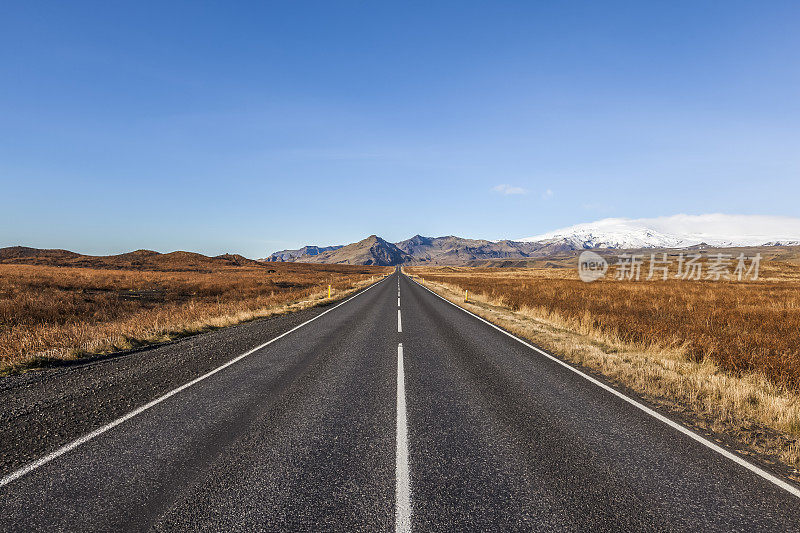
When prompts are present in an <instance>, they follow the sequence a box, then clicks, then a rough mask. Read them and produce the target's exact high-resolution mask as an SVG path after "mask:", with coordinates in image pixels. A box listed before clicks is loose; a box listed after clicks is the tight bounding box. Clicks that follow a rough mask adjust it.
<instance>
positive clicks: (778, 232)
mask: <svg viewBox="0 0 800 533" xmlns="http://www.w3.org/2000/svg"><path fill="white" fill-rule="evenodd" d="M798 245H800V219H797V218H792V217H766V216H756V215H743V216H737V215H724V214H711V215H675V216H672V217H661V218H653V219H623V218H610V219H604V220H599V221H597V222H593V223H588V224H578V225H575V226H570V227H567V228H562V229H560V230H556V231H553V232H549V233H545V234H542V235H537V236H535V237H527V238H524V239H518V240H497V241H490V240H481V239H467V238H463V237H456V236H452V235H450V236H447V237H423V236H421V235H415V236H414V237H411V238H410V239H406V240H404V241H400V242H396V243H391V242H388V241H386V240H384V239H382V238H381V237H378V236H377V235H370V236H369V237H367V238H366V239H364V240H362V241H359V242H356V243H352V244H348V245H346V246H327V247H320V246H304V247H303V248H300V249H297V250H282V251H280V252H276V253H274V254H272V255H270V256H269V257H267V258H265V259H262V261H298V262H309V263H340V264H359V265H399V264H431V265H465V264H474V263H475V262H480V261H485V260H498V259H529V258H543V257H548V256H552V255H555V254H559V253H567V252H574V251H576V250H586V249H647V248H651V249H656V248H658V249H675V248H677V249H681V248H709V247H725V248H730V247H745V246H798Z"/></svg>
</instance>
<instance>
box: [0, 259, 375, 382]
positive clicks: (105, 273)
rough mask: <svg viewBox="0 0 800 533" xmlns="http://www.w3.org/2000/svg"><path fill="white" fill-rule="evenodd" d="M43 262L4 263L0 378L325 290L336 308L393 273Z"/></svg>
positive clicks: (268, 310)
mask: <svg viewBox="0 0 800 533" xmlns="http://www.w3.org/2000/svg"><path fill="white" fill-rule="evenodd" d="M6 250H10V249H6ZM23 251H24V249H23ZM46 252H48V253H38V254H35V253H34V254H27V255H25V254H22V255H20V253H18V252H17V253H8V252H7V253H6V257H2V258H0V259H2V261H0V263H2V264H0V372H9V371H15V370H20V369H24V368H28V367H31V366H36V365H41V364H43V363H46V362H48V361H53V360H61V359H72V358H76V357H80V356H81V355H85V354H95V353H103V352H110V351H115V350H119V349H125V348H130V347H132V346H137V345H140V344H143V343H150V342H159V341H164V340H168V339H171V338H175V337H177V336H181V335H186V334H191V333H196V332H198V331H203V330H205V329H209V328H213V327H220V326H226V325H230V324H234V323H238V322H242V321H244V320H249V319H253V318H257V317H262V316H268V315H271V314H276V313H282V312H286V311H289V310H293V309H300V308H304V307H308V306H310V305H316V304H317V303H321V302H324V301H326V300H327V285H328V284H330V285H331V286H332V288H333V291H334V298H339V297H342V296H344V295H346V294H349V293H350V292H352V291H353V290H354V289H355V288H357V287H361V286H364V285H365V284H367V283H369V282H370V281H372V280H373V279H376V278H377V276H379V275H381V274H383V273H385V272H387V270H386V269H382V268H379V267H361V266H358V267H354V266H342V265H307V264H291V263H286V264H284V263H257V262H255V261H251V260H248V259H245V258H242V257H240V256H231V255H226V256H219V257H217V258H210V257H206V256H202V255H199V254H189V253H186V252H174V253H172V254H157V253H155V252H148V251H140V252H132V253H130V254H123V255H120V256H110V257H91V256H80V255H78V254H72V253H71V252H63V251H54V253H49V251H46ZM30 263H33V264H30ZM54 264H55V265H68V266H52V265H54Z"/></svg>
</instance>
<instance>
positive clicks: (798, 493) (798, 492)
mask: <svg viewBox="0 0 800 533" xmlns="http://www.w3.org/2000/svg"><path fill="white" fill-rule="evenodd" d="M411 281H413V282H414V283H416V284H417V285H419V286H420V287H422V288H423V289H425V290H426V291H428V292H430V293H431V294H433V295H434V296H437V297H439V298H441V299H442V300H444V301H445V302H447V303H449V304H450V305H452V306H453V307H455V308H457V309H461V310H462V311H464V312H465V313H467V314H469V315H472V316H473V317H475V318H477V319H478V320H480V321H481V322H484V323H485V324H488V325H489V326H491V327H493V328H494V329H496V330H497V331H500V332H501V333H504V334H505V335H508V336H509V337H511V338H512V339H514V340H516V341H518V342H520V343H522V344H524V345H525V346H527V347H528V348H530V349H531V350H534V351H535V352H537V353H539V354H541V355H543V356H545V357H547V358H548V359H550V360H552V361H554V362H556V363H558V364H560V365H561V366H563V367H564V368H567V369H569V370H571V371H572V372H575V373H576V374H578V375H579V376H581V377H582V378H584V379H586V380H588V381H590V382H591V383H593V384H594V385H597V386H598V387H600V388H601V389H604V390H606V391H608V392H610V393H611V394H613V395H614V396H617V397H618V398H621V399H622V400H624V401H626V402H628V403H629V404H630V405H632V406H634V407H636V408H637V409H639V410H641V411H644V412H645V413H647V414H648V415H650V416H652V417H653V418H655V419H656V420H659V421H660V422H663V423H664V424H666V425H668V426H670V427H671V428H673V429H675V430H677V431H679V432H681V433H683V434H684V435H686V436H688V437H691V438H692V439H694V440H695V441H697V442H699V443H700V444H702V445H703V446H705V447H707V448H709V449H711V450H713V451H715V452H717V453H718V454H720V455H722V456H723V457H725V458H726V459H729V460H731V461H733V462H734V463H736V464H738V465H739V466H742V467H744V468H746V469H747V470H749V471H751V472H753V473H754V474H757V475H759V476H761V477H762V478H763V479H765V480H767V481H769V482H770V483H772V484H774V485H776V486H778V487H780V488H782V489H783V490H785V491H786V492H788V493H789V494H791V495H792V496H795V497H796V498H800V489H798V488H797V487H795V486H794V485H791V484H789V483H787V482H786V481H784V480H782V479H780V478H779V477H777V476H774V475H772V474H770V473H769V472H767V471H766V470H763V469H761V468H759V467H758V466H756V465H754V464H753V463H751V462H749V461H746V460H745V459H743V458H741V457H739V456H738V455H735V454H733V453H731V452H729V451H728V450H726V449H725V448H723V447H721V446H718V445H716V444H714V443H713V442H711V441H710V440H708V439H706V438H705V437H702V436H700V435H698V434H697V433H695V432H693V431H691V430H690V429H687V428H685V427H683V426H682V425H680V424H678V423H677V422H673V421H672V420H670V419H669V418H667V417H666V416H664V415H662V414H661V413H658V412H657V411H654V410H653V409H650V408H649V407H647V406H646V405H644V404H642V403H639V402H637V401H636V400H634V399H633V398H629V397H628V396H626V395H624V394H622V393H621V392H619V391H618V390H616V389H614V388H612V387H609V386H608V385H606V384H605V383H603V382H602V381H599V380H597V379H595V378H593V377H592V376H590V375H588V374H584V373H583V372H581V371H580V370H578V369H577V368H575V367H573V366H571V365H568V364H567V363H565V362H564V361H562V360H561V359H559V358H558V357H555V356H553V355H550V354H549V353H547V352H545V351H544V350H541V349H539V348H537V347H536V346H534V345H532V344H530V343H528V342H526V341H524V340H522V339H520V338H519V337H517V336H516V335H513V334H511V333H509V332H508V331H506V330H504V329H503V328H501V327H499V326H496V325H494V324H492V323H491V322H489V321H488V320H486V319H484V318H482V317H479V316H478V315H476V314H475V313H473V312H471V311H469V310H468V309H464V308H463V307H461V306H460V305H456V304H454V303H453V302H451V301H450V300H448V299H447V298H444V297H443V296H440V295H438V294H436V293H435V292H433V291H432V290H430V289H429V288H428V287H426V286H424V285H422V284H420V283H417V282H416V281H415V280H411Z"/></svg>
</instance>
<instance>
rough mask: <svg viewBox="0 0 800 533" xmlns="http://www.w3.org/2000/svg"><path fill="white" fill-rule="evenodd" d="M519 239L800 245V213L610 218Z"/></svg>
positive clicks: (615, 244) (618, 244)
mask: <svg viewBox="0 0 800 533" xmlns="http://www.w3.org/2000/svg"><path fill="white" fill-rule="evenodd" d="M518 240H519V241H522V242H549V243H559V244H564V245H568V246H571V247H575V248H685V247H687V246H695V245H698V244H707V245H709V246H778V245H800V218H795V217H776V216H762V215H724V214H709V215H674V216H669V217H659V218H639V219H628V218H606V219H603V220H598V221H597V222H590V223H586V224H576V225H575V226H570V227H568V228H562V229H558V230H555V231H551V232H548V233H543V234H541V235H535V236H533V237H527V238H524V239H518Z"/></svg>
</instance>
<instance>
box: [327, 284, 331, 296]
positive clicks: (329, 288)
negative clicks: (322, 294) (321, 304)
mask: <svg viewBox="0 0 800 533" xmlns="http://www.w3.org/2000/svg"><path fill="white" fill-rule="evenodd" d="M330 297H331V286H330V285H328V298H330Z"/></svg>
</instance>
